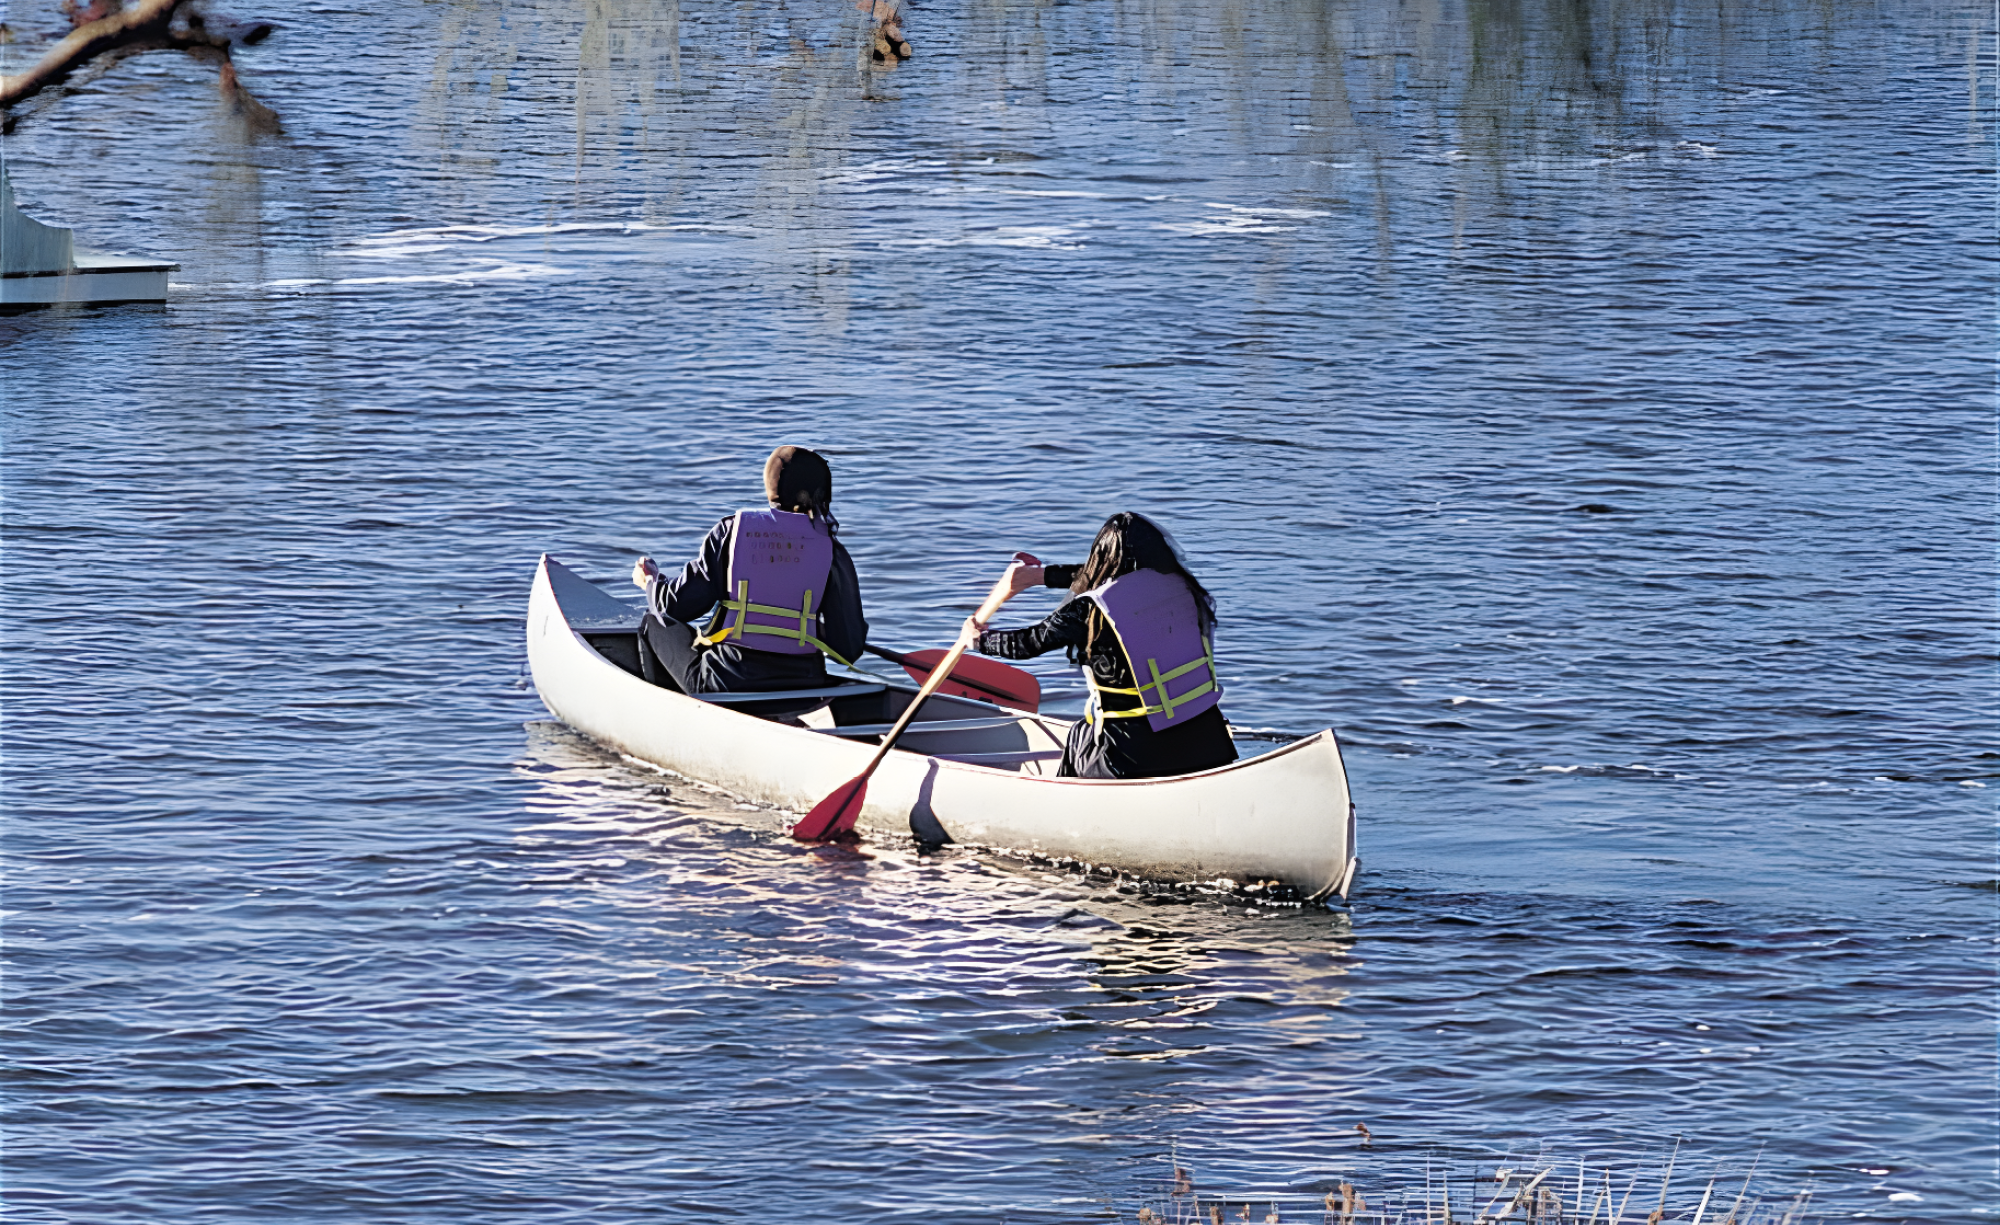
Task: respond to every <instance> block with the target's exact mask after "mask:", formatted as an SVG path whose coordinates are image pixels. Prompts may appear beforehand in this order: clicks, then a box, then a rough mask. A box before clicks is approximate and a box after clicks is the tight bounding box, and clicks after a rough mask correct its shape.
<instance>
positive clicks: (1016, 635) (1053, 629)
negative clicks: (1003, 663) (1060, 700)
mask: <svg viewBox="0 0 2000 1225" xmlns="http://www.w3.org/2000/svg"><path fill="white" fill-rule="evenodd" d="M1089 616H1090V601H1089V600H1071V601H1069V602H1068V603H1066V604H1064V605H1063V606H1062V607H1061V608H1058V609H1056V610H1055V611H1054V612H1052V613H1050V614H1049V615H1048V617H1047V618H1046V619H1045V620H1043V622H1042V623H1041V624H1040V625H1031V626H1029V627H1028V628H1027V629H1024V630H987V631H986V632H985V633H983V634H981V635H980V636H979V638H978V639H977V640H976V641H975V642H974V643H973V644H972V649H973V650H975V651H977V652H979V653H980V654H981V655H997V656H999V657H1000V658H1002V659H1033V658H1034V657H1035V656H1037V655H1046V654H1048V653H1049V652H1050V651H1053V650H1057V649H1058V648H1061V647H1067V646H1082V645H1083V640H1084V634H1085V632H1086V631H1087V630H1088V629H1089V621H1088V618H1089Z"/></svg>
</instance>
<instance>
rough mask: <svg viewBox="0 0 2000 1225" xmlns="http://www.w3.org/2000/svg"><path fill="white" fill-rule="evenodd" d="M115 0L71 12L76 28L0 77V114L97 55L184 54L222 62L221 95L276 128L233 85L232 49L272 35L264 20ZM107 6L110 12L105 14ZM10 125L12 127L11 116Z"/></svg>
mask: <svg viewBox="0 0 2000 1225" xmlns="http://www.w3.org/2000/svg"><path fill="white" fill-rule="evenodd" d="M112 4H115V0H110V2H109V3H107V0H95V2H94V3H92V4H91V5H90V6H89V7H88V8H85V9H82V10H80V11H78V12H76V13H75V15H74V19H75V20H76V22H77V26H76V28H75V29H74V30H72V31H70V33H69V34H68V35H67V36H65V37H64V38H63V39H62V41H60V42H58V43H57V44H56V45H55V46H53V47H51V48H49V50H48V52H47V54H45V55H43V56H42V58H41V59H40V60H39V61H38V62H37V63H36V64H35V65H34V67H32V68H29V69H28V70H27V71H26V72H22V73H17V74H15V75H13V76H5V77H0V110H4V109H8V108H11V107H13V106H15V105H17V104H19V103H22V102H25V101H27V100H28V99H30V98H32V97H34V96H35V95H37V94H39V93H41V92H42V91H43V90H45V89H48V88H49V87H51V86H55V85H60V84H62V83H63V82H64V81H66V80H68V79H69V77H70V75H71V74H72V73H74V72H76V71H77V70H78V69H80V68H82V67H84V66H85V65H88V64H90V63H91V62H92V61H94V60H96V59H98V58H99V57H100V56H108V57H111V58H112V59H123V58H125V57H126V56H128V55H137V54H139V53H140V52H143V51H169V50H171V51H185V52H188V53H190V54H192V55H195V56H197V57H199V58H202V59H220V60H221V61H222V91H223V94H224V95H225V96H226V97H229V98H230V99H231V100H232V101H235V102H237V103H238V105H240V106H242V107H243V108H244V109H245V110H246V111H247V112H249V113H250V114H251V116H252V118H253V119H263V120H267V121H268V122H269V123H271V124H275V122H276V119H277V116H276V115H275V114H273V113H272V112H271V111H270V109H269V108H267V107H265V106H264V105H263V104H262V103H259V102H257V101H256V99H254V98H251V97H249V95H248V94H247V93H246V92H244V91H243V89H242V87H241V86H240V85H239V84H238V83H237V81H236V71H235V65H234V64H233V62H232V61H231V60H230V51H231V50H232V49H233V48H235V47H244V46H252V45H254V44H256V43H260V42H262V41H263V40H264V39H265V38H266V37H267V36H269V34H270V33H271V26H270V24H269V23H267V22H247V23H246V22H236V21H231V20H229V19H228V18H217V17H214V16H211V15H209V14H207V13H204V12H202V11H201V10H200V9H199V8H197V7H196V5H195V2H194V0H137V2H136V3H134V4H132V5H131V7H129V8H115V7H112ZM107 8H110V10H111V11H109V12H105V10H106V9H107ZM9 126H10V127H11V126H12V124H11V117H10V123H9Z"/></svg>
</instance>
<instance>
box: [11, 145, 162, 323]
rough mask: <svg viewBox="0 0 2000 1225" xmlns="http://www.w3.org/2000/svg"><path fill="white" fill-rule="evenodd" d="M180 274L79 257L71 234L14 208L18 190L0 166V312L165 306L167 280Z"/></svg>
mask: <svg viewBox="0 0 2000 1225" xmlns="http://www.w3.org/2000/svg"><path fill="white" fill-rule="evenodd" d="M179 268H180V265H179V264H170V263H167V262H165V261H163V260H153V259H145V258H143V257H140V256H131V255H104V254H99V253H97V252H91V251H78V250H77V249H76V246H75V243H74V242H73V241H72V239H71V236H70V232H69V230H67V229H65V228H64V227H62V226H56V225H44V224H42V223H41V222H39V221H36V220H35V219H34V218H33V217H29V216H27V215H26V214H24V213H22V212H21V211H20V210H19V209H17V208H15V207H14V185H13V184H12V183H11V182H9V181H8V179H7V171H6V167H5V166H0V306H61V305H68V304H74V305H80V306H82V305H109V304H111V303H114V302H164V301H166V300H167V274H168V273H169V272H174V271H177V270H179Z"/></svg>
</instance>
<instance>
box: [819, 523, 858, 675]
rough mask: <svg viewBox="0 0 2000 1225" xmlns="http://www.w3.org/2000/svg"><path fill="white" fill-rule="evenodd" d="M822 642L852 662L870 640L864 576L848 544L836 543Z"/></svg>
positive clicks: (824, 606) (821, 618)
mask: <svg viewBox="0 0 2000 1225" xmlns="http://www.w3.org/2000/svg"><path fill="white" fill-rule="evenodd" d="M819 637H820V641H821V642H824V643H826V645H828V646H830V647H832V648H833V650H834V653H835V654H836V655H839V656H840V657H841V658H842V659H845V660H847V661H849V662H852V661H854V660H857V659H859V658H861V648H862V647H864V646H866V645H867V643H868V618H866V617H865V616H863V615H862V613H861V579H860V576H858V575H857V574H855V572H854V559H853V558H852V557H850V556H848V553H847V546H846V545H844V544H842V543H840V542H839V541H838V540H836V541H834V542H833V569H832V570H830V571H829V572H828V573H827V577H826V599H824V600H822V601H820V606H819Z"/></svg>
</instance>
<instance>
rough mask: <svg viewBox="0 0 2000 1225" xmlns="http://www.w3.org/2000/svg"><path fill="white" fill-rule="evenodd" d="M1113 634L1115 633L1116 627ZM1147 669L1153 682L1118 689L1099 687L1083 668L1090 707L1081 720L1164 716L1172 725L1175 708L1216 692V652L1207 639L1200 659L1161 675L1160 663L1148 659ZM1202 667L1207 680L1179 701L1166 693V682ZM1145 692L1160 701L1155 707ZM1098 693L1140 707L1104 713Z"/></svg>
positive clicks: (1128, 661) (1105, 686)
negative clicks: (1131, 701) (1134, 700)
mask: <svg viewBox="0 0 2000 1225" xmlns="http://www.w3.org/2000/svg"><path fill="white" fill-rule="evenodd" d="M1112 632H1113V633H1116V632H1117V631H1116V628H1115V627H1114V628H1113V631H1112ZM1118 645H1119V646H1120V647H1121V648H1122V647H1123V646H1124V645H1125V644H1124V643H1123V642H1120V643H1119V644H1118ZM1126 662H1127V663H1130V662H1131V661H1130V660H1127V661H1126ZM1146 667H1147V668H1148V669H1149V670H1150V671H1151V672H1152V674H1153V679H1152V680H1151V681H1149V682H1146V683H1144V684H1140V685H1138V686H1135V687H1134V688H1131V689H1121V688H1119V687H1117V686H1115V685H1100V684H1098V683H1097V678H1096V677H1095V676H1093V675H1091V671H1090V669H1089V668H1085V669H1084V670H1083V683H1084V684H1085V685H1086V686H1087V687H1088V688H1089V689H1090V707H1089V709H1087V710H1085V711H1084V718H1085V719H1089V720H1092V721H1095V720H1097V719H1136V718H1138V717H1139V716H1141V715H1165V716H1166V717H1167V719H1168V721H1169V722H1171V721H1172V720H1173V717H1174V707H1176V706H1185V705H1186V704H1187V703H1189V702H1192V701H1193V700H1194V699H1196V698H1198V697H1200V696H1201V695H1202V694H1204V693H1209V692H1212V691H1213V690H1214V689H1215V648H1214V647H1213V646H1211V645H1210V644H1209V641H1208V639H1206V638H1203V639H1202V640H1201V658H1200V659H1195V660H1190V661H1188V662H1187V663H1184V664H1182V665H1181V666H1180V667H1178V668H1175V669H1174V670H1173V671H1171V672H1168V673H1166V674H1164V675H1162V674H1161V672H1160V661H1159V660H1157V659H1148V660H1147V661H1146ZM1201 667H1206V668H1207V669H1208V679H1207V680H1205V681H1203V682H1202V683H1201V684H1199V685H1196V686H1195V687H1194V688H1192V689H1190V690H1188V691H1187V692H1186V693H1183V694H1182V695H1180V696H1179V697H1172V696H1170V695H1169V694H1168V693H1167V682H1168V681H1171V680H1178V679H1180V678H1181V677H1183V676H1186V675H1187V674H1188V673H1190V672H1192V671H1194V670H1195V669H1196V668H1201ZM1148 689H1151V690H1153V691H1154V692H1156V693H1158V694H1159V699H1160V700H1159V704H1158V705H1155V706H1149V705H1147V704H1146V690H1148ZM1100 693H1116V694H1123V695H1126V696H1129V697H1135V698H1138V699H1139V704H1138V705H1137V706H1134V707H1132V708H1131V709H1130V710H1106V709H1104V703H1103V701H1102V700H1101V699H1100V698H1099V697H1098V696H1097V695H1098V694H1100Z"/></svg>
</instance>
